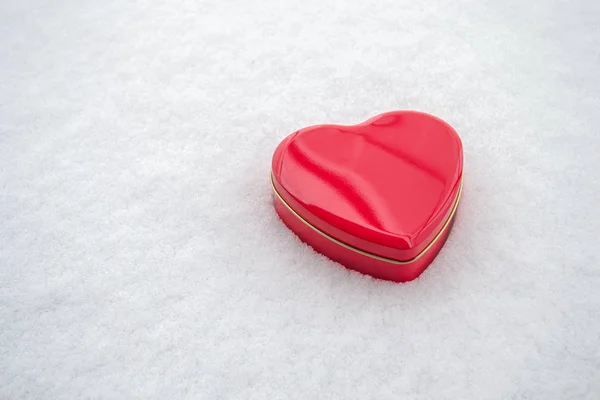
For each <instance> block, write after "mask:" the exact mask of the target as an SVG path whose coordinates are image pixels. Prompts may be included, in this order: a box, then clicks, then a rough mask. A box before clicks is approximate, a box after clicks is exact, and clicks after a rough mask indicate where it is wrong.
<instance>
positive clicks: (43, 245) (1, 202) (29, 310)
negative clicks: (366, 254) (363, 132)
mask: <svg viewBox="0 0 600 400" xmlns="http://www.w3.org/2000/svg"><path fill="white" fill-rule="evenodd" d="M397 109H416V110H420V111H425V112H429V113H433V114H435V115H437V116H439V117H441V118H443V119H445V120H446V121H447V122H449V123H450V124H452V125H453V126H454V127H455V128H456V129H457V131H458V132H459V133H460V135H461V137H462V139H463V144H464V149H465V174H466V181H465V187H464V194H463V198H462V204H461V210H460V214H459V217H458V220H457V222H456V225H455V227H454V230H453V234H452V235H451V237H450V239H449V241H448V242H447V244H446V246H445V247H444V249H443V251H442V252H441V253H440V255H439V257H438V258H437V259H436V261H435V263H434V264H432V265H431V267H430V268H429V269H428V270H427V271H426V272H425V273H424V274H423V275H422V276H421V277H420V278H419V279H418V280H416V281H413V282H411V283H408V284H391V283H387V282H382V281H376V280H373V279H369V278H366V277H364V276H362V275H359V274H357V273H352V272H349V271H347V270H345V269H343V268H341V267H340V266H339V265H337V264H334V263H332V262H330V261H328V260H327V259H325V258H324V257H322V256H320V255H317V254H315V253H314V252H313V251H312V250H311V249H310V248H308V247H306V246H305V245H303V244H302V243H300V242H299V241H298V240H297V239H296V238H295V236H294V235H293V234H292V233H291V232H289V231H288V230H287V229H286V228H285V227H284V226H283V225H282V224H281V222H280V221H279V219H278V218H277V216H276V214H275V213H274V211H273V209H272V203H271V197H270V196H271V192H270V186H269V180H268V176H269V175H268V174H269V168H270V161H271V155H272V151H273V150H274V148H275V146H276V145H277V144H278V143H279V141H280V140H281V139H283V138H284V137H285V136H286V135H288V134H290V133H291V132H293V131H295V130H297V129H299V128H302V127H305V126H307V125H313V124H320V123H342V124H352V123H358V122H362V121H363V120H365V119H367V118H370V117H372V116H374V115H376V114H378V113H381V112H385V111H391V110H397ZM599 152H600V2H598V1H596V0H574V1H562V0H545V1H542V0H536V1H529V2H527V1H519V0H509V1H499V0H498V1H493V0H482V1H474V0H473V1H468V0H433V1H426V2H422V1H416V0H410V1H408V0H401V1H399V0H380V1H376V0H365V1H357V0H352V1H341V0H340V1H328V0H304V1H292V0H284V1H264V0H247V1H243V0H225V1H212V0H211V1H208V0H204V1H183V0H171V1H167V0H148V1H116V0H111V1H74V0H73V1H65V0H52V1H51V0H46V1H44V0H28V1H13V0H1V2H0V399H2V400H22V399H44V400H49V399H269V400H271V399H303V400H304V399H377V400H380V399H384V400H385V399H409V400H411V399H435V400H437V399H452V400H470V399H476V400H488V399H490V400H496V399H497V400H504V399H540V400H554V399H556V400H568V399H585V400H597V399H600V257H599V249H598V248H599V246H600V233H599V232H600V210H599V207H600V156H599Z"/></svg>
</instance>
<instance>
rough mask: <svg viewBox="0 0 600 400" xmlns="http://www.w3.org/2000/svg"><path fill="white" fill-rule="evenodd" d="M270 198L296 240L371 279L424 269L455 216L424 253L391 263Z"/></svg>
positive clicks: (411, 275)
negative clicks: (320, 228)
mask: <svg viewBox="0 0 600 400" xmlns="http://www.w3.org/2000/svg"><path fill="white" fill-rule="evenodd" d="M273 201H274V206H275V210H276V212H277V214H278V215H279V217H280V218H281V220H282V221H283V223H284V224H285V225H286V226H287V227H288V228H289V229H290V230H291V231H292V232H294V233H295V234H296V235H297V236H298V237H299V238H300V240H302V241H303V242H304V243H306V244H308V245H309V246H311V247H312V248H313V249H314V250H315V251H317V252H318V253H321V254H323V255H324V256H326V257H327V258H329V259H330V260H332V261H335V262H337V263H339V264H341V265H342V266H344V267H346V268H348V269H351V270H354V271H357V272H360V273H362V274H365V275H369V276H371V277H373V278H377V279H382V280H387V281H392V282H397V283H400V282H408V281H412V280H414V279H416V278H417V277H419V275H421V274H422V273H423V271H425V269H427V267H428V266H429V265H430V264H431V262H432V261H433V260H434V259H435V258H436V256H437V255H438V253H439V252H440V250H441V249H442V247H443V246H444V243H445V242H446V240H447V239H448V236H449V234H450V231H451V230H452V226H453V224H454V220H455V217H456V212H455V213H453V215H452V216H451V220H450V221H449V222H448V224H447V225H446V227H445V229H444V231H443V232H441V234H440V235H439V236H438V237H437V240H436V241H435V243H433V244H432V246H431V247H429V248H428V249H427V251H426V252H425V253H424V254H422V255H420V256H419V257H418V258H416V259H415V260H413V261H409V262H394V261H393V260H386V259H383V258H381V257H376V256H369V255H366V254H364V253H363V252H359V251H356V250H352V249H349V248H347V247H345V246H342V245H340V244H338V243H336V242H335V241H333V240H331V239H329V238H327V237H326V236H324V235H322V234H320V233H319V232H318V231H316V230H315V229H314V228H312V227H311V226H309V225H307V224H306V223H305V222H304V221H302V220H301V219H299V218H298V217H297V216H296V215H295V214H294V213H293V212H292V211H291V210H290V209H289V208H288V206H287V205H286V204H284V203H283V202H282V200H281V199H280V198H279V196H277V195H276V194H273Z"/></svg>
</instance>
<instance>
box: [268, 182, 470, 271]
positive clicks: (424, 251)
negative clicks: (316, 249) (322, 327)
mask: <svg viewBox="0 0 600 400" xmlns="http://www.w3.org/2000/svg"><path fill="white" fill-rule="evenodd" d="M274 179H275V178H274V177H273V173H272V172H271V186H272V188H273V192H274V193H275V195H276V196H277V198H278V199H279V200H280V201H281V203H282V204H283V205H284V206H285V207H286V208H287V209H288V210H290V212H291V213H292V214H294V215H295V216H296V218H298V219H299V220H300V221H302V222H303V223H304V224H305V225H307V226H308V227H309V228H311V229H312V230H313V231H315V232H317V233H318V234H320V235H321V236H323V237H325V238H326V239H329V240H331V241H332V242H334V243H336V244H338V245H340V246H342V247H344V248H346V249H348V250H351V251H354V252H355V253H359V254H361V255H363V256H366V257H369V258H374V259H376V260H379V261H383V262H387V263H390V264H396V265H405V264H410V263H413V262H415V261H417V260H418V259H419V258H421V257H422V256H423V255H424V254H425V253H427V251H428V250H429V249H430V248H431V247H433V245H434V244H435V242H437V241H438V239H439V238H440V237H441V236H442V234H443V233H444V232H445V231H446V229H448V226H449V225H450V222H451V221H452V219H453V218H454V214H456V210H457V208H458V202H459V200H460V196H461V194H462V187H463V179H462V177H461V179H460V187H459V188H458V195H457V196H456V200H455V201H454V205H453V206H452V211H451V212H450V216H449V217H448V219H447V220H446V222H444V225H443V226H442V229H440V231H439V232H438V233H437V235H435V237H434V238H433V240H432V241H431V242H430V243H429V244H428V245H427V247H425V248H424V249H423V251H421V252H420V253H419V254H417V256H415V257H414V258H413V259H411V260H407V261H399V260H394V259H391V258H387V257H381V256H378V255H376V254H372V253H367V252H366V251H363V250H360V249H357V248H356V247H353V246H350V245H348V244H346V243H344V242H340V241H339V240H337V239H336V238H334V237H332V236H330V235H328V234H327V233H325V232H323V231H321V230H320V229H319V228H317V227H316V226H314V225H312V224H311V223H310V222H308V221H307V220H305V219H304V218H303V217H302V216H300V214H298V213H297V212H296V211H295V210H294V209H293V208H292V207H291V206H290V205H289V204H288V203H287V202H286V201H285V200H284V199H283V197H281V195H280V194H279V192H277V189H276V188H275V183H274V182H273V180H274Z"/></svg>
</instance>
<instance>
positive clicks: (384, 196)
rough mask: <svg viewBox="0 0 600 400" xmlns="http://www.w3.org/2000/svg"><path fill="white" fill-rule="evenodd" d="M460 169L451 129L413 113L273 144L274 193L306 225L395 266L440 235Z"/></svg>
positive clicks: (322, 128)
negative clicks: (274, 146)
mask: <svg viewBox="0 0 600 400" xmlns="http://www.w3.org/2000/svg"><path fill="white" fill-rule="evenodd" d="M462 168H463V152H462V144H461V141H460V138H459V136H458V134H457V133H456V132H455V131H454V129H452V127H450V126H449V125H448V124H447V123H445V122H444V121H442V120H440V119H439V118H436V117H434V116H431V115H429V114H424V113H420V112H415V111H395V112H390V113H385V114H381V115H378V116H376V117H374V118H371V119H370V120H368V121H366V122H364V123H362V124H358V125H353V126H343V125H319V126H313V127H309V128H305V129H301V130H299V131H297V132H295V133H293V134H291V135H290V136H288V137H287V138H286V139H284V140H283V141H282V142H281V143H280V144H279V146H278V147H277V149H276V150H275V153H274V155H273V161H272V173H273V184H274V187H275V189H276V190H277V192H278V194H279V195H280V196H281V198H282V199H283V200H284V201H285V202H286V203H287V204H288V205H289V206H290V207H291V208H292V209H293V210H294V211H295V212H296V213H297V214H299V215H300V216H301V217H302V218H303V219H304V220H305V221H306V222H308V223H309V224H310V225H312V226H314V227H315V228H317V229H318V230H320V231H322V232H324V233H326V234H327V235H330V236H331V237H333V238H335V239H337V240H339V241H341V242H343V243H345V244H347V245H349V246H352V247H355V248H357V249H359V250H362V251H366V252H368V253H372V254H376V255H379V256H382V257H386V258H391V259H395V260H411V259H413V258H414V257H417V256H418V255H419V254H420V253H421V252H422V251H423V250H424V249H425V248H426V246H428V245H429V244H430V243H431V241H432V240H433V239H434V237H435V236H436V235H437V234H438V233H439V231H440V229H441V227H442V225H443V224H444V223H445V222H446V221H447V219H448V218H449V217H450V213H451V210H452V207H453V205H454V203H455V200H456V197H457V195H458V193H459V189H460V184H461V181H462ZM280 214H281V213H280ZM284 222H285V221H284ZM287 225H288V226H290V224H289V221H288V223H287ZM292 230H294V229H292ZM294 231H295V230H294ZM296 233H297V232H296ZM308 239H309V240H310V238H308ZM309 244H311V245H312V243H309ZM346 264H347V263H346Z"/></svg>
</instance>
